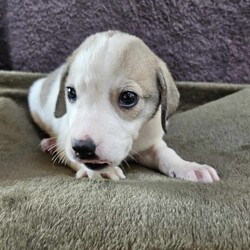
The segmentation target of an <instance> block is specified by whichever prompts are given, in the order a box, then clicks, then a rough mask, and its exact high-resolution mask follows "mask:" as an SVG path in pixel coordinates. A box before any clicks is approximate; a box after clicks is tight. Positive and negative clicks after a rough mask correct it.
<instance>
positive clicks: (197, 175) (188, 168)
mask: <svg viewBox="0 0 250 250" xmlns="http://www.w3.org/2000/svg"><path fill="white" fill-rule="evenodd" d="M168 175H169V176H170V177H174V178H180V179H184V180H189V181H194V182H205V183H212V182H214V181H219V180H220V178H219V176H218V174H217V172H216V170H215V169H214V168H212V167H210V166H208V165H201V164H198V163H196V162H185V163H184V164H183V165H181V166H176V167H174V168H171V169H170V170H169V172H168Z"/></svg>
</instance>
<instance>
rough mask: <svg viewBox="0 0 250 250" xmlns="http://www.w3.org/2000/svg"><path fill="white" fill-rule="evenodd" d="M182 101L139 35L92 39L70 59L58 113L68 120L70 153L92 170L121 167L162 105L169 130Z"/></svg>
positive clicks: (115, 34)
mask: <svg viewBox="0 0 250 250" xmlns="http://www.w3.org/2000/svg"><path fill="white" fill-rule="evenodd" d="M178 99H179V93H178V91H177V89H176V86H175V84H174V81H173V79H172V77H171V75H170V73H169V71H168V69H167V67H166V65H165V64H164V63H163V62H162V61H161V60H160V59H159V58H158V57H157V56H156V55H155V54H154V53H153V52H152V51H151V50H150V49H149V48H148V47H147V46H146V45H145V44H144V43H143V42H142V41H141V40H140V39H139V38H136V37H135V36H131V35H128V34H125V33H121V32H114V31H109V32H104V33H98V34H96V35H93V36H91V37H89V38H88V39H87V40H86V41H85V42H84V43H83V44H82V45H81V46H80V47H79V48H78V49H77V50H76V51H75V52H73V54H72V56H71V57H70V58H69V59H68V60H67V62H66V64H65V67H64V71H63V73H62V76H61V83H60V91H59V94H58V98H57V103H56V109H55V117H57V118H60V117H62V116H65V117H64V119H65V122H66V123H67V125H66V126H67V135H66V137H67V138H66V142H65V151H66V155H67V157H68V158H69V159H70V160H71V161H80V162H83V163H85V164H86V165H87V166H88V167H89V168H92V169H100V168H102V167H105V166H108V165H119V163H120V162H121V161H122V160H123V159H124V158H125V157H126V156H127V155H128V153H129V152H130V150H131V148H132V145H133V141H134V140H135V139H136V138H137V136H138V134H139V131H140V128H141V127H142V126H143V125H144V124H145V123H146V122H147V121H149V120H150V119H152V118H153V117H154V115H155V114H156V112H157V111H158V109H159V106H160V105H161V113H162V129H163V130H164V131H165V132H166V119H167V118H168V117H169V116H170V115H171V114H172V113H173V112H174V111H175V109H176V108H177V106H178Z"/></svg>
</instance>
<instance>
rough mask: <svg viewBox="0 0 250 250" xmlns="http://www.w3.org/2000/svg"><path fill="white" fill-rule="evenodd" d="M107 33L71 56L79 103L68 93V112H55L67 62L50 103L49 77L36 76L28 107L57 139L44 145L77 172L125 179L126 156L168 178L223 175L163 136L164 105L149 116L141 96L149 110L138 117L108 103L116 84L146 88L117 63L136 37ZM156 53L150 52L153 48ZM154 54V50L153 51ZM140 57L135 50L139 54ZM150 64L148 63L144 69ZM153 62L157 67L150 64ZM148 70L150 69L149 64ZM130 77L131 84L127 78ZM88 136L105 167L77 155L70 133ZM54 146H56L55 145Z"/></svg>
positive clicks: (53, 86) (53, 87)
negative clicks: (126, 116) (185, 154)
mask: <svg viewBox="0 0 250 250" xmlns="http://www.w3.org/2000/svg"><path fill="white" fill-rule="evenodd" d="M109 34H110V33H109V32H104V33H99V34H96V35H94V36H91V37H90V38H88V39H87V40H86V41H85V42H84V43H83V44H82V45H81V46H80V47H79V48H78V49H77V50H76V52H74V54H73V56H72V57H71V59H69V60H71V62H70V70H69V75H68V77H67V80H66V83H67V84H66V85H67V86H73V87H74V88H75V89H76V92H77V102H76V103H73V104H72V103H70V102H68V101H67V97H66V107H67V113H66V114H65V115H64V116H62V117H60V118H56V117H55V116H54V111H55V105H56V100H57V96H58V92H59V88H60V81H61V76H62V74H63V71H64V70H65V68H66V67H67V65H68V63H65V64H63V65H62V66H61V67H60V68H58V69H57V71H56V76H57V77H56V78H55V79H54V81H53V82H52V83H51V89H50V92H49V94H48V96H47V102H46V103H45V104H42V103H41V101H40V100H41V98H40V95H41V88H42V84H43V83H44V81H45V80H46V78H43V79H40V80H37V81H36V82H35V83H34V84H33V86H32V87H31V89H30V93H29V107H30V111H31V114H32V116H33V118H34V120H35V122H36V123H37V124H38V125H39V126H40V127H41V128H42V129H44V130H45V131H46V132H47V133H48V134H49V135H50V136H51V138H53V137H54V138H55V139H54V140H53V139H44V140H43V141H42V142H41V145H42V148H43V149H44V150H47V151H55V150H57V153H58V155H59V159H60V160H61V161H63V162H65V163H67V164H68V165H69V166H70V167H72V168H73V169H74V170H75V171H76V172H77V173H76V177H77V178H81V177H89V178H94V179H96V178H97V179H98V178H103V177H105V178H110V179H113V180H119V179H122V178H125V176H124V174H123V172H122V170H121V169H120V168H119V167H118V166H119V164H120V163H121V162H122V160H124V159H125V158H126V157H127V156H128V155H131V156H132V157H133V158H135V159H136V160H137V161H138V162H139V163H142V164H144V165H145V166H148V167H151V168H155V169H158V170H159V171H161V172H162V173H163V174H166V175H168V176H170V177H177V178H182V179H186V180H191V181H202V182H213V181H215V180H219V177H218V175H217V173H216V171H215V170H214V169H213V168H212V167H209V166H207V165H199V164H197V163H194V162H187V161H185V160H183V159H181V158H180V157H179V156H178V155H177V154H176V153H175V151H174V150H172V149H170V148H168V147H167V145H166V143H165V142H164V141H163V140H162V136H163V134H164V132H163V129H162V127H161V108H159V109H158V111H157V112H156V114H155V116H154V117H153V118H152V119H151V120H149V121H147V119H146V117H145V116H147V112H150V110H151V109H150V108H151V107H150V106H146V105H147V104H146V101H145V100H143V99H141V100H140V105H141V106H142V107H144V110H148V111H145V115H144V116H142V117H137V118H136V119H134V120H131V119H130V120H126V119H122V118H121V117H120V116H119V115H118V114H117V112H116V110H115V109H114V107H113V106H112V104H111V102H110V98H109V96H110V91H111V90H114V89H125V90H130V88H132V90H134V91H135V90H136V91H137V93H138V94H140V93H139V92H140V91H141V92H142V89H143V87H141V86H140V84H141V83H140V82H136V83H134V82H133V81H134V79H131V78H130V77H131V76H130V75H128V73H127V72H131V70H133V68H132V69H129V70H130V71H127V72H126V74H125V73H124V70H123V68H122V67H121V68H120V69H119V67H118V70H117V65H118V66H119V63H121V61H120V57H121V56H122V52H123V51H124V50H125V49H126V48H127V47H126V46H127V44H128V43H130V42H131V41H133V40H135V39H137V40H139V39H138V38H135V37H134V36H130V35H128V34H124V33H119V32H115V33H114V35H113V36H112V38H110V36H109ZM150 53H152V52H150ZM152 54H153V53H152ZM150 55H151V54H150ZM135 57H136V54H135ZM147 67H149V65H145V68H147ZM152 67H153V66H152ZM146 70H147V69H146ZM128 82H129V83H128ZM86 136H90V137H91V138H92V139H93V141H94V142H95V143H96V145H97V148H96V154H97V155H98V157H99V158H100V159H101V160H105V161H108V162H110V163H111V165H110V166H109V167H107V168H105V169H103V170H99V171H93V170H90V169H88V168H87V167H86V166H85V165H84V163H82V162H79V161H78V160H77V159H76V158H75V157H74V151H73V149H72V145H71V141H72V138H77V139H84V138H85V137H86ZM55 147H56V149H55Z"/></svg>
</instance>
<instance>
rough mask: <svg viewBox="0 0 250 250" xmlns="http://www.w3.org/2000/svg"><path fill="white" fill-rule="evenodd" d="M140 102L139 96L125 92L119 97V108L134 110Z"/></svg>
mask: <svg viewBox="0 0 250 250" xmlns="http://www.w3.org/2000/svg"><path fill="white" fill-rule="evenodd" d="M137 102H138V96H137V94H136V93H134V92H131V91H124V92H122V93H121V94H120V96H119V106H120V107H121V108H132V107H134V106H135V105H136V104H137Z"/></svg>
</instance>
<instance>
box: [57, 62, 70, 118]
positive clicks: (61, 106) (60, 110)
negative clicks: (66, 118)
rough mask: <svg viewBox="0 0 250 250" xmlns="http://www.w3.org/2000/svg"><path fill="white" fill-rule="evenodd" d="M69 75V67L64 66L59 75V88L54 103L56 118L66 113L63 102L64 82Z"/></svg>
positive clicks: (64, 102)
mask: <svg viewBox="0 0 250 250" xmlns="http://www.w3.org/2000/svg"><path fill="white" fill-rule="evenodd" d="M68 74H69V66H68V65H65V68H64V71H63V72H62V75H61V80H60V87H59V92H58V96H57V101H56V107H55V112H54V115H55V117H56V118H60V117H62V116H63V115H64V114H65V113H66V100H65V82H66V80H67V77H68Z"/></svg>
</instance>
